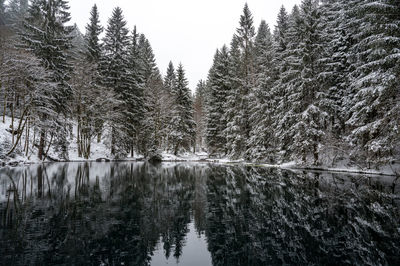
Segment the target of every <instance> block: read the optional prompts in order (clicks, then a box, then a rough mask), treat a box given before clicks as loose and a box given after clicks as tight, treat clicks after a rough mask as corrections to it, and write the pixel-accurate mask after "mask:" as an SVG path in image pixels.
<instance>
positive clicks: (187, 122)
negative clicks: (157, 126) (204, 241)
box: [170, 64, 196, 155]
mask: <svg viewBox="0 0 400 266" xmlns="http://www.w3.org/2000/svg"><path fill="white" fill-rule="evenodd" d="M174 97H175V106H174V111H173V118H172V122H171V127H172V128H171V132H170V134H171V135H170V139H171V145H172V146H173V151H174V154H175V155H176V154H178V152H179V150H180V149H182V148H183V149H185V150H186V151H189V150H190V147H191V146H192V145H193V144H194V140H195V134H196V132H195V126H196V125H195V123H194V120H193V100H192V96H191V95H190V90H189V87H188V81H187V79H186V77H185V70H184V69H183V65H182V64H179V66H178V69H177V71H176V87H175V91H174Z"/></svg>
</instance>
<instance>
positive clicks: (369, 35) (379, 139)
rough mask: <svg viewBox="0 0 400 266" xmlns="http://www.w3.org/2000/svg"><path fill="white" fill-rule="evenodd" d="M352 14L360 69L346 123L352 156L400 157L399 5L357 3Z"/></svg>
mask: <svg viewBox="0 0 400 266" xmlns="http://www.w3.org/2000/svg"><path fill="white" fill-rule="evenodd" d="M348 12H349V15H350V16H351V17H353V23H352V26H354V27H357V34H356V35H355V36H354V38H355V39H356V44H355V45H354V46H353V47H351V50H352V53H353V54H354V55H356V56H357V64H356V66H357V67H356V68H354V70H353V71H352V73H351V76H352V80H351V87H352V88H353V89H354V92H355V95H354V97H353V98H352V108H351V109H350V112H349V119H348V120H347V122H346V124H347V125H348V127H349V129H350V130H351V133H350V135H349V141H350V143H351V144H352V146H353V147H354V153H353V154H352V155H353V157H356V158H360V157H361V158H362V159H363V160H365V161H366V162H367V163H368V166H369V164H370V163H382V162H388V161H391V160H392V159H393V158H394V157H396V156H398V155H399V149H398V143H399V142H398V141H399V135H400V134H399V125H400V124H399V117H400V115H399V114H400V111H399V97H400V93H399V89H398V77H399V73H400V68H399V62H400V61H399V60H400V56H399V52H398V47H400V4H399V1H397V0H383V1H377V0H367V1H355V2H353V3H352V6H351V8H350V9H349V10H348ZM350 25H351V24H350Z"/></svg>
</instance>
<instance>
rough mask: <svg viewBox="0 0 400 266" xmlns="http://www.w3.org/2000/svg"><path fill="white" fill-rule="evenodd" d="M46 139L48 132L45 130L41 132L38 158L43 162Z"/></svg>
mask: <svg viewBox="0 0 400 266" xmlns="http://www.w3.org/2000/svg"><path fill="white" fill-rule="evenodd" d="M45 137H46V132H45V130H44V129H41V130H40V141H39V153H38V157H39V160H43V159H44V158H43V155H44V142H45Z"/></svg>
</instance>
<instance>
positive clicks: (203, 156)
mask: <svg viewBox="0 0 400 266" xmlns="http://www.w3.org/2000/svg"><path fill="white" fill-rule="evenodd" d="M18 122H19V121H18V119H15V120H14V128H16V127H18ZM10 125H11V118H10V117H6V119H5V123H3V121H2V117H1V120H0V163H2V162H3V163H7V164H28V163H39V162H41V161H40V160H39V158H38V157H37V149H30V151H29V153H28V156H26V155H25V154H24V153H23V152H16V153H15V154H13V155H12V156H9V157H6V158H2V157H1V156H3V157H4V155H5V154H6V153H7V151H8V150H9V149H10V146H11V138H12V135H11V133H10V132H9V131H7V130H8V129H10ZM73 134H74V135H73V137H72V139H70V150H69V161H71V162H76V161H94V160H96V159H99V158H108V159H111V158H112V157H111V154H110V149H109V148H108V147H107V146H106V144H105V143H104V140H102V141H101V142H100V143H97V141H93V142H92V144H91V155H90V158H89V159H88V160H86V159H84V158H82V157H79V156H78V148H77V143H76V129H75V127H74V130H73ZM31 135H33V134H31ZM24 141H25V139H24V136H23V137H22V138H21V141H20V144H19V145H20V147H19V149H20V150H22V149H23V148H22V147H23V143H24ZM49 155H50V156H51V157H54V158H56V157H57V156H56V154H55V153H54V152H53V151H52V149H50V151H49ZM138 158H143V156H140V155H137V154H135V155H134V157H128V158H126V160H136V159H138ZM162 158H163V161H165V162H208V163H216V164H242V165H255V166H261V167H273V168H281V169H292V170H296V169H297V170H312V171H329V172H343V173H360V174H372V175H399V174H400V164H395V165H386V166H383V167H380V168H378V169H362V168H360V167H357V166H352V165H350V164H349V163H348V162H343V163H341V164H338V165H336V166H335V167H328V166H318V167H314V166H302V165H299V164H296V162H287V163H282V164H275V165H272V164H264V163H249V162H246V161H245V160H243V159H240V160H231V159H229V158H219V159H214V158H209V156H208V154H207V153H206V152H197V153H183V154H179V155H178V156H176V155H174V154H172V153H168V152H163V153H162Z"/></svg>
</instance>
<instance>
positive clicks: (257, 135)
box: [246, 20, 276, 160]
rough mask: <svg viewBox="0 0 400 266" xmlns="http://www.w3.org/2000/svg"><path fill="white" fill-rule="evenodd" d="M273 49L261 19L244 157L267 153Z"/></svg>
mask: <svg viewBox="0 0 400 266" xmlns="http://www.w3.org/2000/svg"><path fill="white" fill-rule="evenodd" d="M273 55H274V49H273V40H272V35H271V31H270V29H269V26H268V25H267V24H266V22H265V21H264V20H263V21H261V24H260V26H259V28H258V31H257V35H256V38H255V43H254V57H255V59H254V60H255V86H253V88H252V90H251V96H250V99H251V102H252V104H253V105H252V107H251V108H250V110H251V115H250V124H251V133H250V138H249V139H248V140H247V146H248V149H247V152H246V157H247V158H248V159H264V160H265V158H266V156H267V155H269V154H270V149H269V148H268V147H269V145H270V143H271V136H272V134H271V133H272V131H273V128H271V127H270V126H271V122H272V111H273V109H274V108H273V105H272V103H273V97H272V94H271V89H272V85H273V82H274V81H275V79H276V77H275V76H274V74H275V73H274V70H275V69H274V66H273V63H274V60H273V59H274V56H273Z"/></svg>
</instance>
